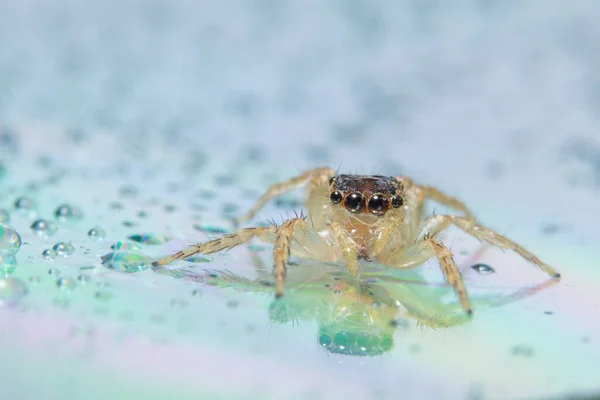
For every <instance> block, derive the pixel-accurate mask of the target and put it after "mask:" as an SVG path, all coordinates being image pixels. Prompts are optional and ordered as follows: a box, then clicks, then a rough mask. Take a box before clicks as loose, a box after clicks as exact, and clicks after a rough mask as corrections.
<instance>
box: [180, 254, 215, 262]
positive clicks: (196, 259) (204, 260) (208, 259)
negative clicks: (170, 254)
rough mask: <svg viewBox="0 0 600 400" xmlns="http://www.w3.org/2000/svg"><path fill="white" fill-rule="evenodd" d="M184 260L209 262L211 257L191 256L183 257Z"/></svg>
mask: <svg viewBox="0 0 600 400" xmlns="http://www.w3.org/2000/svg"><path fill="white" fill-rule="evenodd" d="M185 261H188V262H192V263H197V262H199V263H207V262H211V259H210V258H208V257H204V256H191V257H188V258H186V259H185Z"/></svg>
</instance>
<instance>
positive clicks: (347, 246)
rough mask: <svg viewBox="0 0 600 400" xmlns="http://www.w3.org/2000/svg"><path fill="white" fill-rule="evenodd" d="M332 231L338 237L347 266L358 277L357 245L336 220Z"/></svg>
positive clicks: (332, 224)
mask: <svg viewBox="0 0 600 400" xmlns="http://www.w3.org/2000/svg"><path fill="white" fill-rule="evenodd" d="M330 228H331V232H332V233H333V236H334V237H335V238H336V240H337V242H338V244H339V246H340V248H341V250H342V255H343V256H344V260H345V261H346V267H347V268H348V271H349V272H350V274H351V275H352V276H353V277H354V278H357V277H358V272H359V271H358V257H357V245H356V243H355V242H354V241H353V240H352V238H350V237H349V236H348V233H347V232H346V230H345V229H344V228H343V227H342V226H341V225H339V224H338V223H336V222H332V223H331V225H330Z"/></svg>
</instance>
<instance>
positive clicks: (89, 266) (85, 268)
mask: <svg viewBox="0 0 600 400" xmlns="http://www.w3.org/2000/svg"><path fill="white" fill-rule="evenodd" d="M94 268H96V267H94V266H93V265H84V266H83V267H79V269H80V270H82V271H87V270H90V269H94Z"/></svg>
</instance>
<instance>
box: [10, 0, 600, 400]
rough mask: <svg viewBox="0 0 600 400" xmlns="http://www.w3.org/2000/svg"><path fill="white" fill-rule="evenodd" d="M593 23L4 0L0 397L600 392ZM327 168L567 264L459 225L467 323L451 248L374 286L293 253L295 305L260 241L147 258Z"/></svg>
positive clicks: (598, 60)
mask: <svg viewBox="0 0 600 400" xmlns="http://www.w3.org/2000/svg"><path fill="white" fill-rule="evenodd" d="M599 20H600V8H599V7H598V4H597V3H596V2H595V1H593V0H587V1H586V0H577V1H571V2H569V3H566V2H563V1H558V0H548V1H545V2H543V4H542V3H541V2H537V1H510V0H507V1H480V0H471V1H467V0H465V1H460V0H459V1H454V2H445V1H434V0H427V1H425V0H421V1H363V0H348V1H330V2H322V1H313V0H289V1H279V2H269V1H264V0H253V1H242V0H240V1H233V0H232V1H222V2H208V1H201V0H197V1H191V0H171V1H155V0H124V1H115V0H107V1H103V2H95V3H94V2H81V1H75V0H57V1H54V2H45V1H40V0H19V1H11V0H0V223H1V224H2V225H0V230H1V231H0V277H2V278H0V321H1V322H0V349H1V350H0V351H1V352H2V360H3V361H2V362H0V370H1V371H0V384H1V385H2V387H3V389H2V390H3V393H5V394H6V396H7V397H6V398H11V399H33V398H36V399H79V398H89V399H93V398H99V399H100V398H107V397H109V396H113V397H115V398H145V399H150V398H157V399H160V398H171V399H176V398H177V399H179V398H210V399H213V398H214V399H230V398H235V399H238V398H241V399H263V398H265V399H266V398H273V399H281V398H286V399H287V398H289V399H292V398H293V399H296V398H311V399H312V398H323V399H329V398H342V397H345V398H357V399H358V398H377V399H397V398H400V397H403V398H404V397H406V398H436V399H442V398H448V399H508V398H519V399H525V398H527V399H537V398H539V399H542V398H571V397H569V396H587V395H590V396H592V395H593V394H594V393H596V394H598V393H600V378H598V377H599V376H600V366H599V365H600V364H599V363H598V361H597V360H599V359H600V346H599V345H598V343H599V341H600V322H599V321H600V319H598V304H600V296H599V295H598V293H600V292H599V288H600V272H599V269H598V267H599V266H600V265H599V262H598V257H597V251H598V250H597V249H598V239H597V233H596V228H597V226H598V224H599V223H600V217H599V216H598V215H596V209H597V205H598V204H599V199H600V133H599V132H598V127H599V117H600V114H599V113H600V78H599V77H598V74H597V71H598V70H600V26H599V25H598V23H597V21H599ZM321 165H327V166H331V167H332V168H336V169H339V171H340V172H352V173H364V174H392V175H400V174H406V175H409V176H411V177H413V178H414V179H415V180H417V181H418V182H422V183H426V184H430V185H435V186H438V187H439V188H441V189H443V190H444V191H446V192H448V193H451V194H453V195H455V196H458V197H460V198H461V199H463V200H465V201H466V203H467V204H469V205H470V207H471V209H472V210H473V211H474V213H475V215H476V216H477V218H478V219H480V220H481V221H482V222H483V223H484V224H486V225H488V226H491V227H493V228H494V229H497V230H498V231H499V232H501V233H503V234H506V235H507V236H509V237H511V238H514V239H515V240H517V241H519V242H520V243H522V244H523V245H524V246H526V247H527V248H530V249H531V250H532V251H534V253H536V254H537V255H539V256H540V258H542V259H543V260H544V261H546V262H548V263H550V264H552V265H553V266H555V267H556V268H557V269H558V270H559V271H560V272H561V273H562V274H563V280H562V281H561V282H560V283H559V284H558V285H549V286H548V287H546V286H543V287H541V288H540V287H538V286H539V285H543V283H544V281H545V279H546V277H545V276H544V275H543V274H542V273H540V272H538V271H536V269H535V267H533V266H531V265H529V264H527V263H526V262H523V261H522V260H520V259H518V258H514V257H512V256H511V255H510V254H509V253H510V252H506V253H503V252H498V251H496V252H494V251H493V249H492V250H490V249H483V250H482V249H481V246H480V244H478V243H476V242H474V241H469V240H468V239H467V238H462V239H461V238H460V237H459V236H460V235H459V236H456V237H454V236H452V237H451V238H449V240H450V242H449V243H454V244H455V246H454V245H453V249H454V248H455V249H457V250H458V249H459V248H460V252H459V253H460V254H457V257H458V258H460V262H461V263H462V264H461V265H462V266H463V268H464V269H463V274H464V275H465V279H466V280H467V286H468V287H470V288H472V289H470V291H471V292H472V295H473V297H474V299H475V302H476V304H477V306H476V313H475V315H476V316H475V318H474V320H473V321H470V322H465V321H462V320H460V318H458V317H457V318H458V319H456V318H455V319H452V318H450V319H448V320H446V319H443V320H440V319H439V318H441V317H440V315H442V314H443V315H454V314H456V315H458V314H457V312H458V311H457V310H456V307H455V304H453V302H455V300H454V299H453V297H452V292H451V290H450V291H449V290H448V288H447V287H444V285H443V277H442V276H441V274H440V273H439V269H437V270H436V266H435V265H434V263H429V264H431V265H429V264H428V265H427V266H426V267H425V268H424V272H423V273H420V272H419V273H416V272H415V274H413V273H412V272H410V273H407V274H404V275H402V274H400V275H396V276H394V277H393V279H397V280H401V281H403V282H404V281H406V280H408V281H411V282H412V281H418V280H419V279H421V280H422V278H423V276H427V277H431V280H428V282H434V284H432V285H433V286H431V285H428V284H424V282H422V281H420V282H421V283H420V284H417V283H414V282H413V283H406V282H404V283H402V284H398V285H387V283H386V280H385V279H384V278H383V277H381V276H380V275H377V274H378V273H379V272H376V271H375V272H373V274H374V275H373V276H372V281H370V283H369V285H374V286H373V287H372V291H371V292H370V294H367V295H364V293H363V294H362V295H361V294H360V293H356V292H354V289H352V288H351V285H346V283H345V281H344V278H340V276H339V275H337V272H335V270H331V271H330V270H329V269H328V268H325V267H324V266H322V265H313V264H314V263H309V264H307V265H306V266H305V268H304V269H302V268H301V267H302V265H297V268H291V271H290V279H291V282H292V283H291V285H292V287H293V285H299V286H298V287H309V288H310V290H307V292H309V293H308V294H306V295H302V293H301V292H302V291H300V290H299V291H298V292H297V293H298V297H294V296H292V297H291V300H289V303H286V306H285V307H284V309H279V308H277V307H280V306H277V305H275V303H271V301H272V299H271V297H270V294H269V293H270V292H269V290H268V289H269V288H268V287H267V288H265V287H264V286H265V285H262V286H261V284H260V282H259V281H254V279H258V278H260V277H261V275H260V273H259V274H258V278H257V271H256V270H254V267H252V257H251V255H252V253H251V252H249V249H248V248H240V249H236V250H233V251H231V252H229V253H227V254H225V255H217V256H210V257H199V258H197V259H195V260H190V262H182V263H180V264H178V265H176V266H175V267H173V268H168V269H165V270H152V269H151V268H149V260H151V258H153V257H158V256H161V255H165V254H168V253H170V252H173V251H177V250H179V249H181V248H182V247H184V246H185V245H189V244H192V243H196V242H199V241H204V240H207V238H214V237H217V236H218V235H220V234H222V233H224V232H228V231H229V230H231V229H232V226H231V222H230V220H231V218H232V217H233V216H238V215H240V214H242V213H243V212H244V211H245V210H247V209H248V207H250V206H251V205H252V203H253V202H254V201H255V200H256V199H257V198H258V196H260V195H261V194H262V192H263V191H264V190H265V189H266V188H267V187H268V185H270V184H272V183H274V182H277V181H280V180H284V179H287V178H289V177H292V176H294V175H296V174H298V173H300V172H302V171H304V170H306V169H310V168H314V167H317V166H321ZM301 209H302V193H301V192H297V193H292V194H290V195H286V196H283V197H282V198H280V199H278V200H277V201H274V202H273V204H271V205H270V206H269V207H267V208H266V209H265V211H264V212H263V213H262V214H261V215H259V216H257V217H256V218H255V219H254V220H253V221H251V223H249V225H260V224H264V223H266V222H267V219H268V218H275V219H276V220H278V221H280V220H282V219H285V218H286V216H289V215H293V212H294V211H299V210H301ZM436 210H438V211H439V210H441V209H439V208H437V209H436ZM253 246H254V248H250V250H252V251H255V252H257V254H259V255H260V257H262V258H263V261H264V263H265V264H266V265H267V266H270V264H269V263H271V262H272V261H271V259H270V254H269V247H268V246H262V245H259V244H254V245H253ZM511 257H512V258H511ZM478 265H479V267H477V266H478ZM481 265H484V266H485V267H481ZM472 267H475V268H472ZM487 268H490V269H491V271H490V270H488V269H487ZM204 269H210V270H213V269H214V270H218V271H220V272H219V273H211V274H208V275H207V273H205V272H203V271H204ZM224 270H228V271H231V274H222V271H224ZM259 272H260V271H259ZM265 273H266V274H267V275H265V276H263V277H262V278H261V279H263V280H265V279H267V278H266V276H268V268H267V272H265ZM334 277H337V278H339V281H338V283H337V285H338V286H336V287H335V288H334V289H332V288H331V286H326V285H329V283H327V282H331V281H332V280H333V278H334ZM294 282H295V283H294ZM436 282H437V283H436ZM308 283H310V285H313V286H314V287H313V286H310V285H309V284H308ZM388 283H389V282H388ZM302 285H304V286H302ZM307 285H308V286H307ZM436 285H437V286H436ZM435 288H438V289H439V290H438V289H435ZM532 288H537V289H535V290H534V289H532ZM434 289H435V290H434ZM538 290H539V291H538ZM534 292H535V293H534ZM339 293H343V294H344V295H343V296H342V297H339V296H338V297H335V296H334V297H332V296H333V295H334V294H336V295H337V294H339ZM386 299H387V300H386ZM388 300H389V307H391V308H394V307H397V306H398V303H402V304H403V306H402V307H403V309H405V311H407V312H408V314H410V315H408V317H407V318H403V319H398V318H399V315H397V311H398V310H396V309H395V308H394V309H393V310H392V311H390V309H386V311H380V310H378V309H377V305H381V304H388V303H386V301H388ZM373 304H375V305H376V306H375V307H373ZM402 307H400V308H402ZM443 307H450V309H449V310H450V311H448V309H447V310H446V311H448V312H447V313H441V312H440V310H441V309H442V308H443ZM453 307H454V308H453ZM432 310H433V311H432ZM452 313H454V314H452ZM390 320H393V321H394V323H393V324H391V325H390ZM365 321H367V322H365ZM369 321H370V322H369ZM365 324H366V325H365ZM340 326H341V327H340ZM390 327H391V328H390ZM434 328H435V329H434ZM340 332H341V333H340ZM340 343H345V344H340ZM350 349H352V350H350ZM344 350H345V351H344ZM361 352H362V353H361ZM348 353H353V354H348ZM354 353H359V354H358V356H357V354H354ZM589 398H592V397H589Z"/></svg>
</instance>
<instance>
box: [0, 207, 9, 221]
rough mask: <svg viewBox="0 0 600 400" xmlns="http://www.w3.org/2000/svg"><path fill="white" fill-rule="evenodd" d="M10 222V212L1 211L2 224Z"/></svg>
mask: <svg viewBox="0 0 600 400" xmlns="http://www.w3.org/2000/svg"><path fill="white" fill-rule="evenodd" d="M8 221H10V214H9V213H8V210H5V209H0V222H8Z"/></svg>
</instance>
